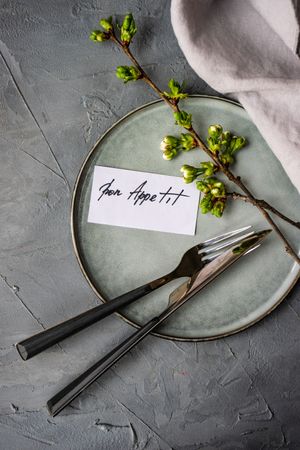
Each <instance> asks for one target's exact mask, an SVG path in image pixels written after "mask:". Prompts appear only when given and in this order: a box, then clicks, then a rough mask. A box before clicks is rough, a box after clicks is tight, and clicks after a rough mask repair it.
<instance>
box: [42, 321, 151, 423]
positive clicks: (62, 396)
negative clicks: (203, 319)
mask: <svg viewBox="0 0 300 450" xmlns="http://www.w3.org/2000/svg"><path fill="white" fill-rule="evenodd" d="M158 323H159V317H155V318H154V319H152V320H150V321H149V322H147V323H146V325H144V326H143V327H142V328H140V329H139V330H138V331H136V332H135V333H134V334H133V335H131V336H130V337H129V338H128V339H126V340H125V341H124V342H123V343H122V344H120V345H118V346H117V347H115V348H114V349H113V350H111V351H110V352H109V353H108V354H107V355H106V356H104V357H103V358H102V359H100V361H98V362H96V364H94V365H93V366H92V367H90V368H89V369H88V370H86V371H85V372H84V373H83V374H81V375H79V377H77V378H76V379H75V380H73V381H72V382H71V383H70V384H68V385H67V386H66V387H64V388H63V389H62V390H61V391H59V392H58V393H57V394H55V395H54V396H53V397H52V398H51V399H50V400H49V401H48V402H47V408H48V410H49V412H50V414H51V415H52V416H56V414H58V413H59V412H60V411H61V410H62V409H63V408H65V407H66V406H67V405H68V404H69V403H71V401H72V400H74V398H76V397H77V396H78V395H79V394H80V393H81V392H82V391H83V390H84V389H86V388H87V387H88V386H90V384H92V383H93V382H94V381H95V380H96V379H97V378H98V377H100V376H101V375H102V374H103V373H104V372H106V371H107V370H108V369H109V368H110V367H111V366H112V365H113V364H115V363H116V362H117V361H119V359H121V358H122V356H124V355H125V354H126V353H127V352H129V350H131V349H132V348H133V347H134V346H135V345H136V344H138V343H139V342H140V341H141V340H142V339H143V338H144V337H146V336H147V334H149V333H150V332H151V331H152V330H153V329H154V328H155V327H156V326H157V325H158Z"/></svg>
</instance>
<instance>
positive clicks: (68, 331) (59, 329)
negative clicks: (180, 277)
mask: <svg viewBox="0 0 300 450" xmlns="http://www.w3.org/2000/svg"><path fill="white" fill-rule="evenodd" d="M167 281H169V279H168V277H162V278H159V279H158V280H155V281H154V282H152V283H148V284H145V285H143V286H140V287H138V288H136V289H134V290H133V291H130V292H127V293H126V294H123V295H120V296H119V297H117V298H115V299H113V300H110V301H108V302H107V303H104V304H101V305H99V306H96V307H95V308H92V309H89V310H88V311H85V312H83V313H82V314H79V315H78V316H76V317H72V318H71V319H68V320H66V321H64V322H61V323H59V324H58V325H55V326H54V327H51V328H48V330H45V331H41V332H40V333H38V334H35V335H34V336H31V337H29V338H27V339H25V340H24V341H21V342H19V343H17V344H16V348H17V350H18V352H19V354H20V356H21V358H23V359H24V360H27V359H30V358H32V357H33V356H35V355H37V354H38V353H40V352H42V351H43V350H46V349H47V348H49V347H51V346H52V345H54V344H57V343H58V342H59V341H61V340H63V339H65V338H67V337H69V336H71V335H73V334H75V333H77V332H78V331H80V330H83V329H84V328H86V327H88V326H90V325H92V324H93V323H95V322H97V321H98V320H101V319H104V317H106V316H108V315H110V314H112V313H113V312H115V311H117V310H119V309H120V308H121V307H123V306H126V305H129V304H130V303H132V302H134V301H135V300H137V299H139V298H141V297H143V296H144V295H146V294H149V292H151V291H153V290H155V289H157V288H158V287H159V286H162V285H163V284H165V283H167Z"/></svg>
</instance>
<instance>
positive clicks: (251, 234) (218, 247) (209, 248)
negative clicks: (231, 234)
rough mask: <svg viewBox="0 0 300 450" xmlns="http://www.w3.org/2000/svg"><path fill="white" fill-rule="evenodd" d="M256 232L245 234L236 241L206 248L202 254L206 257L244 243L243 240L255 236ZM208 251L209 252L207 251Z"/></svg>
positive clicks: (232, 240) (228, 241)
mask: <svg viewBox="0 0 300 450" xmlns="http://www.w3.org/2000/svg"><path fill="white" fill-rule="evenodd" d="M253 234H254V231H249V233H245V234H243V235H241V236H237V237H235V238H234V239H229V240H226V242H223V243H222V244H221V245H217V246H216V245H214V246H212V247H210V246H209V247H208V246H207V247H205V249H204V252H201V253H202V254H203V255H204V256H205V255H210V254H211V253H214V252H218V251H219V250H222V249H225V248H227V247H230V246H231V245H233V244H236V243H237V242H239V241H242V240H243V239H246V238H247V237H250V236H253ZM206 249H207V250H206Z"/></svg>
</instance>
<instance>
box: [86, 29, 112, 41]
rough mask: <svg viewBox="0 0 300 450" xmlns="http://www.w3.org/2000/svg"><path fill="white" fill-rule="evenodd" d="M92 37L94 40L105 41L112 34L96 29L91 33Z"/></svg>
mask: <svg viewBox="0 0 300 450" xmlns="http://www.w3.org/2000/svg"><path fill="white" fill-rule="evenodd" d="M90 39H91V41H94V42H104V41H107V40H108V39H110V35H109V34H108V33H105V32H104V31H100V30H94V31H92V32H91V34H90Z"/></svg>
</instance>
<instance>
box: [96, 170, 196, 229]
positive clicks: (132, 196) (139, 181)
mask: <svg viewBox="0 0 300 450" xmlns="http://www.w3.org/2000/svg"><path fill="white" fill-rule="evenodd" d="M198 203H199V191H198V190H197V189H196V187H195V185H194V183H191V184H187V185H186V184H184V183H183V181H182V178H180V177H171V176H167V175H158V174H153V173H147V172H136V171H133V170H124V169H115V168H111V167H102V166H95V169H94V177H93V184H92V192H91V200H90V208H89V214H88V222H92V223H99V224H105V225H115V226H120V227H128V228H140V229H144V230H155V231H165V232H168V233H178V234H189V235H194V234H195V228H196V218H197V210H198Z"/></svg>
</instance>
